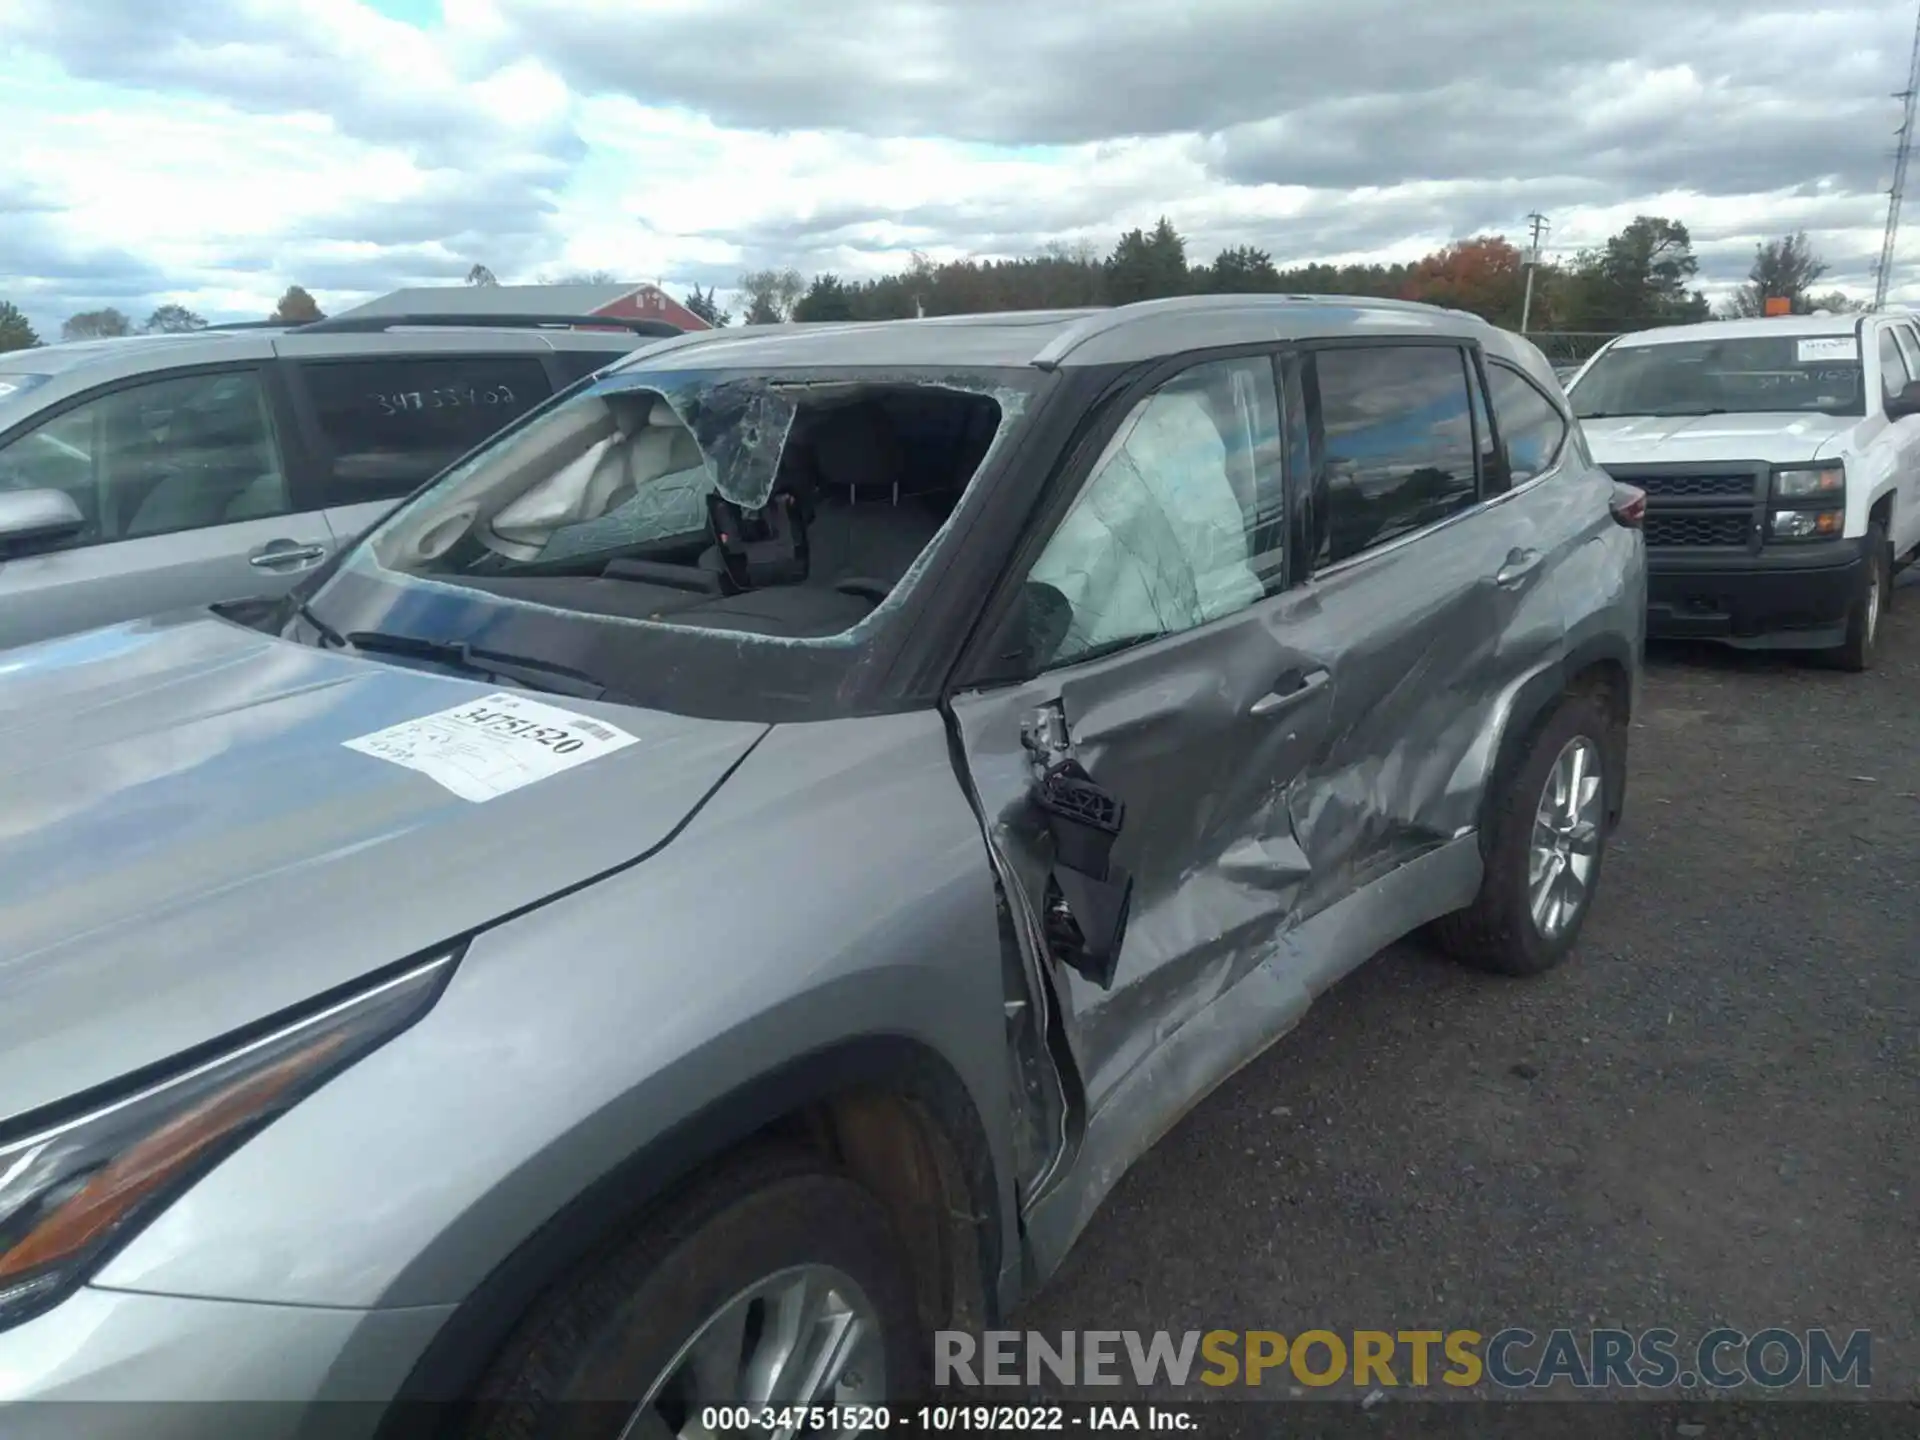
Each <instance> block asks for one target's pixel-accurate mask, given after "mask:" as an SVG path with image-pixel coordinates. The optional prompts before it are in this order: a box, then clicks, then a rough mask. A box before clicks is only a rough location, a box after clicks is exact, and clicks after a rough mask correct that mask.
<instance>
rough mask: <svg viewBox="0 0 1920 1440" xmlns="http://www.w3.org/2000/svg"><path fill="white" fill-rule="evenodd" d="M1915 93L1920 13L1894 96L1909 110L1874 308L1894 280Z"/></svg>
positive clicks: (1919, 84) (1919, 81) (1918, 90)
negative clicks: (1902, 81) (1902, 78)
mask: <svg viewBox="0 0 1920 1440" xmlns="http://www.w3.org/2000/svg"><path fill="white" fill-rule="evenodd" d="M1916 96H1920V16H1917V17H1916V18H1915V20H1914V26H1913V54H1912V56H1911V57H1910V58H1909V59H1908V60H1907V88H1906V89H1904V90H1902V91H1901V92H1900V93H1899V94H1897V95H1895V96H1894V97H1893V98H1894V99H1896V100H1903V101H1905V102H1906V107H1907V108H1906V113H1905V114H1904V115H1903V116H1902V117H1901V120H1900V128H1899V130H1898V131H1896V132H1895V133H1896V134H1897V135H1898V136H1899V137H1900V148H1899V149H1898V150H1896V151H1895V152H1894V157H1893V186H1892V188H1891V189H1889V190H1888V191H1887V233H1886V235H1885V237H1884V238H1882V240H1881V241H1880V272H1879V274H1878V275H1876V276H1875V277H1874V282H1873V308H1874V309H1876V310H1878V309H1879V308H1880V307H1881V306H1882V305H1884V304H1886V303H1887V286H1888V285H1889V284H1891V283H1892V280H1893V242H1894V238H1895V237H1896V236H1897V235H1898V234H1899V233H1900V201H1901V199H1902V198H1903V197H1904V196H1905V194H1906V189H1907V156H1908V154H1909V152H1911V151H1912V149H1913V106H1914V100H1915V97H1916Z"/></svg>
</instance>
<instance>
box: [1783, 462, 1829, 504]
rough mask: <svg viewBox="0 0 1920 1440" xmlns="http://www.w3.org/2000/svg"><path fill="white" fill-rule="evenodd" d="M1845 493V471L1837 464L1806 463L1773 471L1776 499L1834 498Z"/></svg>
mask: <svg viewBox="0 0 1920 1440" xmlns="http://www.w3.org/2000/svg"><path fill="white" fill-rule="evenodd" d="M1846 493H1847V472H1846V470H1845V469H1844V468H1842V467H1841V466H1839V465H1806V466H1799V467H1796V468H1794V469H1791V470H1776V471H1774V472H1773V494H1774V498H1775V499H1777V500H1834V501H1838V500H1839V499H1840V498H1841V497H1842V496H1843V495H1845V494H1846Z"/></svg>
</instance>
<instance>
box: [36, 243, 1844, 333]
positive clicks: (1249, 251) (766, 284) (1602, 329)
mask: <svg viewBox="0 0 1920 1440" xmlns="http://www.w3.org/2000/svg"><path fill="white" fill-rule="evenodd" d="M1526 270H1527V266H1526V257H1525V256H1524V255H1523V253H1522V252H1521V250H1520V247H1519V246H1518V245H1516V244H1515V243H1514V242H1513V241H1512V240H1510V239H1508V238H1507V237H1506V236H1504V235H1477V236H1473V237H1471V238H1469V239H1465V240H1456V241H1454V242H1453V243H1452V244H1450V245H1447V246H1444V247H1442V248H1441V249H1439V250H1436V251H1434V252H1433V253H1432V254H1430V255H1426V256H1423V257H1422V258H1420V259H1418V260H1414V261H1411V262H1407V263H1403V264H1380V263H1350V264H1344V265H1331V264H1326V263H1320V262H1315V263H1309V264H1303V265H1291V266H1287V267H1285V268H1282V267H1281V266H1280V265H1278V264H1276V263H1275V261H1274V258H1273V256H1272V254H1271V253H1269V252H1268V251H1265V250H1261V249H1258V248H1256V247H1254V246H1251V245H1240V246H1234V247H1231V248H1229V249H1225V250H1222V251H1220V252H1219V253H1218V254H1217V255H1215V256H1214V257H1213V259H1211V260H1209V261H1204V262H1198V263H1196V262H1195V261H1194V260H1193V259H1192V258H1191V257H1190V255H1189V253H1188V246H1187V241H1186V238H1185V237H1184V236H1183V235H1181V234H1180V233H1179V232H1178V231H1177V230H1176V229H1174V227H1173V224H1172V222H1171V221H1170V220H1168V219H1166V218H1165V217H1162V218H1161V220H1160V221H1159V223H1158V224H1156V225H1155V226H1154V227H1153V228H1152V229H1151V230H1147V229H1135V230H1130V231H1128V232H1127V233H1126V234H1124V235H1122V236H1121V237H1120V239H1119V240H1118V242H1117V243H1116V244H1115V245H1114V247H1113V248H1112V250H1110V251H1108V252H1106V253H1105V254H1102V253H1101V252H1099V251H1098V250H1096V249H1095V248H1093V247H1092V246H1085V245H1083V246H1080V247H1077V248H1074V247H1067V246H1052V247H1049V248H1048V249H1046V250H1044V251H1042V252H1041V253H1040V254H1038V255H1033V256H1029V257H1027V258H1025V259H1019V260H971V259H969V260H949V261H945V262H942V263H939V264H935V263H934V262H933V261H931V260H929V259H928V258H927V257H925V256H924V255H915V256H914V258H913V261H912V263H911V264H909V265H908V266H907V268H906V269H904V270H901V271H898V272H896V273H894V274H890V275H882V276H879V277H878V278H873V279H865V280H859V279H849V278H845V277H842V276H839V275H836V274H834V273H832V272H831V271H828V272H823V273H821V274H818V275H814V276H812V277H811V278H807V277H804V276H802V275H801V274H800V272H799V271H797V270H794V269H764V270H755V271H751V272H749V273H747V274H745V275H742V276H741V277H740V281H739V287H738V292H739V300H740V304H741V306H742V313H741V320H742V321H743V322H744V323H746V324H749V325H755V324H777V323H780V322H783V321H800V322H808V321H833V320H898V319H906V318H909V317H911V316H915V315H964V314H978V313H981V312H985V311H997V310H1052V309H1075V308H1079V307H1082V306H1090V305H1124V304H1128V303H1130V302H1132V301H1135V300H1154V299H1160V298H1163V297H1166V296H1173V295H1235V294H1281V295H1286V294H1292V295H1353V296H1368V297H1374V298H1381V299H1399V300H1423V301H1426V302H1428V303H1430V304H1435V305H1445V306H1449V307H1451V308H1454V309H1458V310H1468V311H1471V312H1473V313H1474V314H1476V315H1479V316H1482V317H1483V318H1485V319H1487V320H1490V321H1492V322H1493V323H1494V324H1496V325H1501V326H1504V327H1506V328H1508V329H1516V330H1517V329H1519V328H1520V325H1521V320H1522V314H1523V311H1525V318H1526V321H1527V325H1526V328H1527V330H1528V331H1529V332H1530V333H1534V334H1536V335H1538V334H1540V333H1542V332H1548V333H1551V332H1561V333H1563V334H1568V335H1581V334H1612V333H1617V332H1620V331H1624V330H1644V329H1648V328H1651V327H1653V326H1656V325H1674V324H1682V323H1685V322H1687V321H1690V320H1705V319H1708V318H1710V317H1711V316H1712V315H1713V314H1714V313H1716V312H1715V311H1714V310H1713V309H1712V307H1710V306H1709V305H1708V303H1707V299H1706V296H1705V295H1704V294H1703V293H1702V292H1701V291H1700V290H1699V289H1698V288H1697V286H1696V284H1695V281H1696V280H1697V278H1698V276H1699V271H1700V263H1699V260H1698V259H1697V258H1696V257H1695V255H1694V253H1693V240H1692V237H1691V236H1690V235H1689V234H1688V232H1687V227H1686V226H1685V225H1684V224H1682V223H1681V222H1680V221H1678V220H1672V219H1668V218H1666V217H1665V216H1659V215H1641V216H1638V217H1637V218H1635V219H1634V220H1633V221H1632V222H1630V223H1629V224H1628V225H1626V226H1625V227H1623V228H1622V229H1621V230H1620V231H1619V233H1617V234H1615V235H1611V236H1609V237H1608V238H1607V240H1606V242H1605V243H1604V244H1602V245H1598V246H1594V247H1592V248H1589V249H1585V250H1581V251H1579V252H1578V253H1577V254H1575V255H1574V256H1572V257H1571V258H1570V259H1566V260H1561V261H1542V262H1541V263H1540V264H1539V265H1538V266H1537V267H1536V268H1535V271H1534V276H1533V297H1532V301H1531V303H1530V304H1529V303H1528V302H1527V300H1526V289H1527V275H1526ZM1826 273H1827V266H1826V262H1825V261H1824V260H1822V259H1821V258H1820V256H1819V255H1818V254H1817V253H1815V251H1814V249H1813V247H1812V245H1811V244H1810V243H1809V241H1808V240H1807V237H1806V235H1805V234H1804V233H1803V232H1795V233H1794V234H1791V235H1785V236H1782V237H1781V238H1779V239H1777V240H1770V241H1768V242H1766V243H1765V244H1763V245H1760V246H1757V247H1756V248H1755V251H1754V259H1753V265H1752V267H1751V268H1750V269H1749V271H1748V274H1747V282H1746V283H1745V284H1744V285H1742V286H1740V287H1739V288H1738V289H1736V290H1735V291H1733V292H1732V293H1731V294H1730V295H1728V296H1727V297H1726V298H1725V299H1724V300H1723V301H1722V302H1721V304H1720V307H1719V310H1718V312H1717V313H1719V314H1720V315H1722V316H1726V317H1738V316H1746V315H1760V314H1763V313H1765V310H1766V302H1767V301H1768V300H1769V299H1780V300H1785V301H1786V302H1787V304H1788V308H1789V309H1790V310H1791V311H1792V312H1793V313H1795V314H1805V313H1808V312H1810V311H1813V310H1832V311H1836V312H1838V311H1850V310H1857V309H1860V308H1862V307H1861V305H1860V304H1859V302H1857V301H1854V300H1850V299H1849V298H1848V297H1847V296H1846V295H1844V294H1842V293H1841V292H1839V291H1829V292H1827V293H1825V294H1816V293H1815V292H1814V289H1813V287H1814V285H1815V284H1816V283H1817V282H1818V281H1819V280H1820V279H1821V277H1822V276H1824V275H1825V274H1826ZM614 279H615V277H614V276H613V275H612V274H611V273H609V272H605V271H594V272H592V273H590V274H583V275H569V276H565V277H562V278H561V279H560V280H558V281H556V282H555V283H570V282H575V281H579V282H594V283H599V282H606V283H611V282H613V281H614ZM467 283H468V284H469V285H492V284H496V283H498V282H497V281H496V280H495V278H494V275H493V272H492V271H491V270H489V269H488V268H487V267H486V266H485V265H475V266H474V267H473V268H472V269H471V270H470V271H469V272H468V275H467ZM684 303H685V304H686V306H687V308H688V309H690V310H692V311H693V312H694V313H695V314H696V315H699V316H700V317H701V318H702V319H704V320H706V321H707V322H708V323H709V324H711V325H728V324H731V323H732V321H733V315H732V313H731V312H730V311H727V310H723V309H722V308H721V307H720V303H719V300H718V298H717V296H716V293H715V291H714V290H713V289H712V288H711V287H709V288H707V289H704V290H703V289H701V288H700V287H699V286H695V287H694V288H693V290H692V291H691V292H690V293H689V294H688V295H687V296H686V297H685V301H684ZM324 318H325V316H324V314H323V313H322V311H321V309H320V307H319V305H318V304H317V303H316V302H315V300H314V298H313V296H311V295H310V294H308V293H307V292H306V291H305V290H303V289H302V288H301V287H300V286H298V285H292V286H289V287H288V288H287V291H286V293H285V294H284V295H282V296H281V297H280V303H279V304H278V305H277V306H275V307H274V310H273V313H272V314H270V315H269V316H267V322H268V323H270V324H281V325H301V324H308V323H311V322H312V321H315V320H321V319H324ZM206 324H207V322H206V321H205V320H204V319H202V318H201V317H200V316H198V315H196V314H194V313H193V312H192V311H191V310H189V309H187V308H186V307H185V306H182V305H161V306H159V307H158V308H156V309H155V310H154V312H153V313H152V314H151V315H149V316H148V317H147V319H146V321H145V323H144V324H141V325H135V324H134V323H133V321H132V320H131V319H130V318H129V317H128V316H126V315H125V314H123V313H121V312H120V311H119V310H116V309H113V308H107V309H104V310H89V311H85V312H82V313H81V314H78V315H74V316H71V317H69V318H68V319H67V321H66V322H65V323H64V324H63V325H62V326H61V327H60V338H61V339H62V340H89V339H98V338H102V337H106V336H114V335H134V334H141V333H148V334H155V333H158V334H167V333H178V332H181V331H188V330H199V329H204V328H205V327H206ZM40 343H41V340H40V337H39V336H38V335H36V334H35V333H34V331H33V327H32V326H31V325H30V324H28V322H27V317H26V316H25V315H24V314H23V313H22V312H21V311H20V310H19V309H18V308H17V307H16V306H14V305H11V304H9V303H8V302H6V301H4V300H0V351H4V350H19V349H24V348H27V347H29V346H33V345H38V344H40Z"/></svg>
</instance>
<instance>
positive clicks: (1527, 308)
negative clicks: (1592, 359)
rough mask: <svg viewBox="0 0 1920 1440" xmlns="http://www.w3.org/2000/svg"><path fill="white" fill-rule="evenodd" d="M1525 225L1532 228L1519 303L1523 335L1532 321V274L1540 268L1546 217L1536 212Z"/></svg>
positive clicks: (1547, 227) (1528, 218) (1546, 227)
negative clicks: (1524, 295) (1521, 298)
mask: <svg viewBox="0 0 1920 1440" xmlns="http://www.w3.org/2000/svg"><path fill="white" fill-rule="evenodd" d="M1527 224H1528V225H1529V226H1531V227H1532V236H1533V238H1532V240H1531V241H1530V242H1529V243H1528V245H1527V293H1526V298H1525V299H1523V300H1522V301H1521V302H1520V333H1521V334H1523V335H1524V334H1525V333H1526V331H1527V323H1528V322H1529V321H1530V320H1532V319H1533V272H1534V271H1535V270H1538V269H1539V268H1540V242H1541V240H1543V239H1544V238H1545V237H1546V233H1547V230H1548V229H1549V228H1550V227H1549V226H1548V225H1547V217H1546V216H1544V215H1542V214H1541V213H1540V212H1539V211H1538V210H1535V211H1534V212H1533V213H1532V214H1530V215H1528V216H1527Z"/></svg>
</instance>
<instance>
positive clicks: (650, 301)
mask: <svg viewBox="0 0 1920 1440" xmlns="http://www.w3.org/2000/svg"><path fill="white" fill-rule="evenodd" d="M342 313H343V314H345V315H367V316H377V315H499V316H513V315H527V316H534V315H569V316H571V315H582V316H584V315H605V316H607V317H608V318H610V319H616V320H665V321H667V322H668V323H670V324H672V325H677V326H678V327H679V328H680V329H682V330H708V329H711V328H712V327H711V326H709V325H708V324H707V322H706V321H704V320H702V319H701V318H700V317H699V316H698V315H696V314H694V313H693V312H692V311H691V310H689V309H687V307H686V306H684V305H682V304H681V303H680V302H679V301H678V300H675V299H674V298H673V297H672V296H671V295H668V294H667V293H666V292H665V291H663V290H661V289H660V287H659V286H657V285H634V284H631V283H627V282H624V281H620V282H615V283H613V284H611V285H417V286H414V287H413V288H411V289H407V290H396V291H394V292H393V293H392V294H391V295H382V296H381V297H380V298H379V299H378V300H369V301H368V302H367V303H366V304H365V305H358V306H355V307H354V308H353V309H351V310H347V311H343V312H342Z"/></svg>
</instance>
